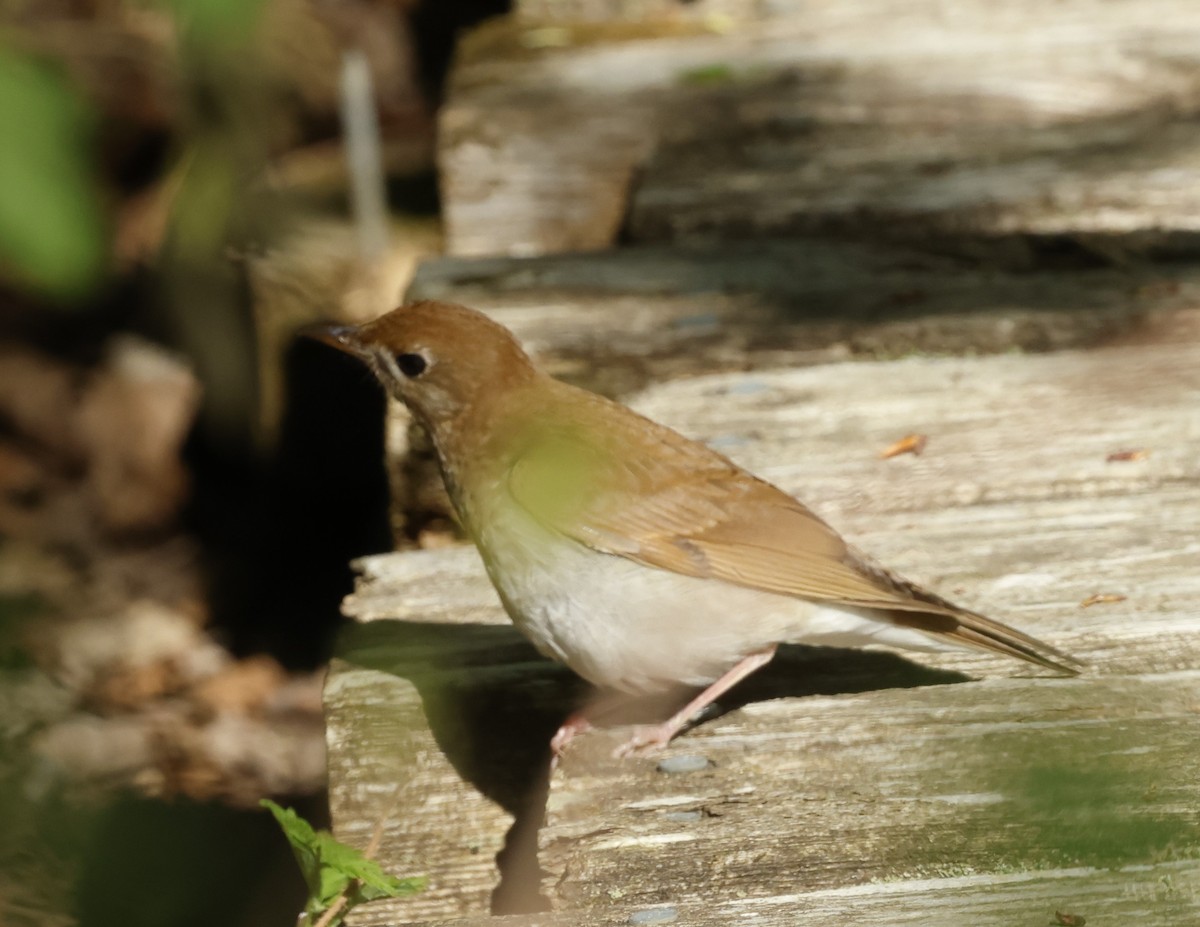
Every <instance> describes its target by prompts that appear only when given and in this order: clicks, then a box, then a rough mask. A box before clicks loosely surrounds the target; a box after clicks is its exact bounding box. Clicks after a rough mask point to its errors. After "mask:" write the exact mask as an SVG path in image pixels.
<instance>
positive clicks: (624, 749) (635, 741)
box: [555, 644, 779, 756]
mask: <svg viewBox="0 0 1200 927" xmlns="http://www.w3.org/2000/svg"><path fill="white" fill-rule="evenodd" d="M778 646H779V645H778V644H772V645H771V646H770V647H768V648H767V649H766V650H760V651H758V652H757V653H752V654H750V655H749V656H746V657H742V659H741V660H739V661H738V662H737V664H736V665H735V666H733V667H732V668H731V669H730V670H729V671H728V672H727V673H725V675H724V676H722V677H721V678H720V679H718V680H717V681H716V682H714V683H713V684H712V685H710V686H709V687H708V688H707V689H705V690H704V691H703V692H701V693H700V694H699V695H697V696H696V697H695V698H694V699H692V700H691V701H690V702H688V703H687V704H686V705H684V706H683V707H682V708H681V709H679V711H677V712H675V714H673V715H671V717H670V718H668V719H667V720H666V721H664V722H663V723H662V724H658V725H655V726H653V727H643V728H639V729H638V731H637V733H636V734H634V735H633V737H631V738H630V739H629V741H628V742H627V743H625V744H622V745H621V746H620V747H618V748H617V749H616V750H615V751H614V752H613V756H630V755H632V754H635V753H640V752H643V751H645V752H650V751H652V750H661V749H662V748H663V747H665V746H666V745H667V744H668V743H670V741H671V738H672V737H674V736H675V735H676V734H678V733H679V731H680V729H681V728H682V727H683V726H684V725H685V724H687V723H688V722H689V721H690V720H691V719H692V718H694V717H695V716H696V714H697V713H698V712H700V711H702V710H703V709H705V708H707V707H708V706H709V705H711V704H712V703H713V702H715V701H716V700H717V699H719V698H720V697H721V696H722V695H724V694H725V693H726V692H728V691H729V690H730V689H732V688H733V687H734V686H736V685H737V684H738V683H739V682H741V681H742V680H743V679H745V678H746V677H747V676H749V675H750V674H751V673H753V672H754V671H755V670H756V669H759V668H760V667H762V666H766V665H767V664H768V663H770V662H771V658H772V657H774V656H775V650H776V648H777V647H778ZM555 736H556V737H557V735H555Z"/></svg>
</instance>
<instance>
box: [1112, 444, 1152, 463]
mask: <svg viewBox="0 0 1200 927" xmlns="http://www.w3.org/2000/svg"><path fill="white" fill-rule="evenodd" d="M1149 456H1150V452H1149V451H1147V450H1145V449H1144V448H1140V447H1139V448H1135V449H1133V450H1128V451H1113V452H1112V453H1111V454H1109V455H1108V456H1107V457H1105V458H1104V459H1105V460H1106V461H1108V463H1119V462H1124V461H1126V460H1145V459H1146V458H1147V457H1149Z"/></svg>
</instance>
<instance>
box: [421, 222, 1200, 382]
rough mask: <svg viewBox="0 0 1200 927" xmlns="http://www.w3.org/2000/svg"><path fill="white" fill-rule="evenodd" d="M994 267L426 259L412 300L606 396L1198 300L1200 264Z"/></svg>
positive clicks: (996, 336) (964, 345) (1024, 334)
mask: <svg viewBox="0 0 1200 927" xmlns="http://www.w3.org/2000/svg"><path fill="white" fill-rule="evenodd" d="M1014 260H1015V262H1016V263H1017V264H1018V265H1022V266H1020V267H1018V268H1016V269H1013V270H1008V271H1006V270H1003V269H1001V268H998V267H997V266H995V264H994V262H982V263H980V262H969V263H964V262H961V261H957V260H952V259H949V258H945V257H937V256H934V255H930V254H922V253H919V252H917V251H914V250H912V249H910V248H903V247H896V246H884V245H866V244H856V243H850V242H834V241H828V240H821V239H799V240H789V241H782V240H781V241H771V242H760V243H755V244H750V245H747V244H734V243H730V244H726V245H722V246H720V247H714V248H674V247H672V248H667V247H655V246H645V247H632V248H623V249H620V250H619V251H613V252H607V253H601V254H586V255H555V256H550V257H545V258H529V259H505V258H475V259H469V258H447V259H442V260H436V261H430V262H426V263H424V264H422V265H421V267H420V268H419V270H418V272H417V276H416V279H415V280H414V282H413V285H412V286H411V287H410V289H409V291H408V298H410V299H442V300H449V301H452V302H461V303H464V304H466V305H469V306H472V307H474V308H477V309H481V310H483V311H485V312H487V313H488V314H489V315H491V316H492V317H493V318H495V319H496V320H497V321H499V322H501V323H502V324H504V325H506V326H508V327H509V328H510V329H512V330H513V331H514V332H515V333H516V335H517V336H518V337H519V338H520V339H521V340H522V341H523V342H524V343H525V345H526V347H527V348H528V349H529V350H530V351H531V352H532V353H533V354H534V355H536V357H537V359H538V361H539V363H540V364H542V365H543V366H544V367H545V368H546V369H547V370H549V371H551V372H552V373H554V374H555V375H556V376H560V377H562V378H564V379H568V380H571V381H572V382H576V383H579V384H581V385H584V386H587V387H588V388H591V389H595V390H598V391H600V392H604V393H606V394H608V395H616V396H620V395H629V394H631V393H633V392H635V391H637V390H641V389H644V388H645V387H646V386H648V385H649V384H650V383H652V382H657V381H662V380H670V379H675V378H678V377H682V376H697V375H700V374H710V373H717V372H722V371H727V370H737V371H742V370H753V369H760V368H771V367H783V366H807V365H810V364H816V363H828V362H830V361H835V360H843V359H846V358H848V357H861V358H866V359H879V358H881V357H896V356H902V355H905V354H910V353H916V352H924V353H935V354H966V353H971V354H977V353H999V352H1004V351H1011V350H1023V351H1043V350H1062V349H1064V348H1072V347H1085V346H1090V345H1093V344H1096V343H1098V342H1102V341H1104V340H1105V339H1110V338H1113V337H1114V336H1116V335H1118V334H1121V333H1125V332H1128V331H1130V330H1131V329H1133V328H1135V327H1136V326H1137V324H1138V323H1139V321H1140V320H1141V319H1142V318H1143V317H1144V316H1145V315H1146V314H1147V313H1150V312H1152V311H1165V310H1179V309H1182V308H1190V307H1193V306H1195V305H1196V304H1197V303H1198V302H1200V269H1198V268H1196V267H1195V266H1194V265H1189V264H1180V265H1173V266H1152V267H1133V268H1125V269H1122V270H1120V271H1116V270H1105V269H1092V270H1079V269H1077V270H1060V271H1057V272H1054V273H1048V272H1039V271H1036V270H1033V269H1032V267H1031V264H1032V258H1031V257H1030V258H1029V260H1025V259H1021V258H1014Z"/></svg>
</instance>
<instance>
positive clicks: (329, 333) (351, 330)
mask: <svg viewBox="0 0 1200 927" xmlns="http://www.w3.org/2000/svg"><path fill="white" fill-rule="evenodd" d="M300 334H301V335H303V336H304V337H306V338H315V339H316V340H317V341H323V342H325V344H327V345H330V346H331V347H335V348H337V349H338V350H339V351H345V352H346V353H347V354H353V355H354V356H355V357H357V358H360V359H365V358H366V357H367V356H368V354H369V352H368V350H367V346H366V345H365V344H363V341H362V338H361V337H360V332H359V329H358V328H357V327H355V326H353V325H311V326H309V327H308V328H305V329H303V330H302V331H301V332H300Z"/></svg>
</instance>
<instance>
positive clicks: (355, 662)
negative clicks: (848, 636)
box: [337, 620, 970, 914]
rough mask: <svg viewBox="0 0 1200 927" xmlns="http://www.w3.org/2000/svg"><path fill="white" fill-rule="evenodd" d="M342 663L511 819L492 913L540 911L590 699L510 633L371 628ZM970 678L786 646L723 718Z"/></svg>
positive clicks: (390, 625) (420, 626)
mask: <svg viewBox="0 0 1200 927" xmlns="http://www.w3.org/2000/svg"><path fill="white" fill-rule="evenodd" d="M337 656H338V657H339V658H340V659H341V660H343V661H345V662H347V663H349V664H351V665H352V666H357V667H362V668H365V669H371V670H376V671H379V672H384V673H388V674H390V675H393V676H396V677H399V678H402V679H406V680H408V681H409V682H411V683H412V684H413V685H414V687H415V688H416V690H417V692H418V694H419V696H420V698H421V702H422V707H423V709H424V712H425V716H426V719H427V721H428V724H429V728H430V731H431V732H432V734H433V737H434V739H435V740H436V742H437V744H438V746H439V747H440V748H441V749H442V751H443V752H444V753H445V756H446V758H447V760H448V761H449V762H450V763H451V765H452V766H453V767H454V769H455V770H456V771H457V772H458V774H459V775H460V776H461V777H462V778H463V779H464V780H465V781H466V782H469V783H470V784H471V785H472V786H474V787H475V788H476V789H478V790H479V792H480V793H482V794H483V795H485V796H486V797H487V798H489V799H491V800H492V801H494V802H496V803H497V804H499V805H500V806H501V807H503V808H504V809H505V810H506V811H508V812H509V813H510V814H511V815H513V818H514V821H513V824H512V826H511V828H510V829H509V832H508V834H507V836H506V839H505V845H504V849H503V850H502V851H501V852H500V854H499V855H498V857H497V864H498V867H499V870H500V874H501V881H500V884H499V885H497V887H496V889H495V891H494V892H493V896H492V909H493V911H492V913H493V914H515V913H532V912H536V911H543V910H547V909H548V904H547V902H546V899H545V898H544V897H543V896H542V895H541V894H540V891H539V885H540V881H541V871H540V869H539V868H538V862H537V833H538V829H539V828H540V827H541V824H542V820H543V818H544V813H545V807H546V800H547V798H548V795H549V787H550V750H549V742H550V738H551V736H552V735H553V734H554V732H555V730H556V729H557V728H558V726H559V725H560V724H561V723H562V722H563V720H564V719H565V718H566V717H567V716H568V715H569V714H570V713H571V712H573V711H575V710H577V709H579V708H581V707H582V706H584V705H585V704H586V703H587V702H588V700H589V698H590V697H591V695H592V691H593V690H592V689H591V688H590V687H589V686H588V685H587V684H586V683H585V682H583V681H582V680H581V679H579V677H577V676H575V674H573V673H572V672H570V671H569V670H567V669H565V668H563V667H561V666H559V665H557V664H555V663H552V662H551V661H549V660H546V659H544V658H543V657H541V656H540V655H538V653H537V652H536V651H535V650H534V649H533V647H532V646H531V645H530V644H529V643H528V641H526V640H525V638H524V637H522V636H521V634H520V633H519V632H518V631H517V630H516V629H515V628H513V627H512V626H509V625H477V624H467V625H463V624H427V623H420V622H408V621H396V620H380V621H372V622H369V623H366V624H359V625H352V626H349V627H347V629H346V630H345V632H344V633H343V635H342V637H341V640H340V642H339V645H338V650H337ZM969 678H970V677H968V676H965V675H963V674H961V673H956V672H949V671H945V670H937V669H931V668H929V667H924V666H920V665H919V664H916V663H913V662H911V661H909V660H906V659H904V658H903V657H901V656H898V655H896V654H892V653H884V652H871V651H861V650H848V649H842V648H833V647H805V646H784V647H781V648H780V649H779V652H778V654H777V655H776V657H775V659H774V660H773V661H772V662H771V663H770V664H768V665H767V666H766V667H764V668H763V669H762V670H760V671H758V672H757V673H755V674H753V675H752V676H751V677H749V678H748V679H746V680H745V681H744V682H742V683H741V684H740V685H738V686H737V687H736V688H735V689H734V690H733V691H731V692H730V693H728V695H727V696H726V697H725V698H724V699H722V701H721V703H720V709H719V710H720V712H724V711H730V710H734V709H736V708H740V707H741V706H743V705H745V704H748V703H751V702H758V701H766V700H769V699H778V698H800V697H803V696H806V695H834V694H840V693H853V692H865V691H872V690H876V689H892V688H912V687H916V686H927V685H943V684H947V683H953V682H963V681H966V680H968V679H969ZM687 694H688V693H683V694H682V695H681V700H680V702H679V703H678V704H682V703H683V701H684V700H685V699H686V696H687ZM675 707H678V705H676V706H675ZM670 710H672V709H667V711H668V713H669V711H670ZM662 712H663V707H662V702H661V701H659V702H658V703H656V704H654V705H650V704H647V703H640V704H639V703H631V704H630V705H629V706H626V710H624V711H622V712H620V713H618V714H617V717H619V718H620V720H621V721H622V722H628V721H631V720H635V721H651V720H662V718H663V717H665V715H664V714H662ZM655 715H657V717H655ZM710 717H711V715H708V716H706V720H708V718H710Z"/></svg>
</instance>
